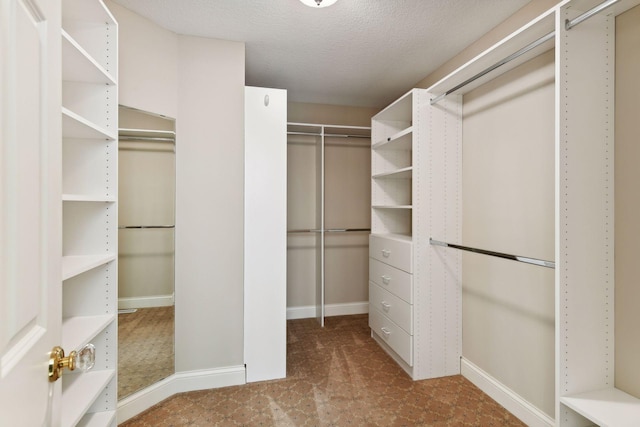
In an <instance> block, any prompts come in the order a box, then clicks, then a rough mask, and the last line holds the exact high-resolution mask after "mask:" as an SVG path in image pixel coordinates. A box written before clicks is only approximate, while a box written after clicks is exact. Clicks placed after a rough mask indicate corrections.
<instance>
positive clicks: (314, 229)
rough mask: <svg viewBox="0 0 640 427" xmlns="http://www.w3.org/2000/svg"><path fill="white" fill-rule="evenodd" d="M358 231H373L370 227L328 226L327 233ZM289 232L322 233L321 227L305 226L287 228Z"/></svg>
mask: <svg viewBox="0 0 640 427" xmlns="http://www.w3.org/2000/svg"><path fill="white" fill-rule="evenodd" d="M356 231H371V229H370V228H327V229H325V230H324V232H325V233H350V232H356ZM287 233H322V230H321V229H319V228H305V229H302V230H287Z"/></svg>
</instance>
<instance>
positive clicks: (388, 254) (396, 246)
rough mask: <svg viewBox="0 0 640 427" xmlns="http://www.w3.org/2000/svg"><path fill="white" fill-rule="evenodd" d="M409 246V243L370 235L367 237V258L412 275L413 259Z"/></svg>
mask: <svg viewBox="0 0 640 427" xmlns="http://www.w3.org/2000/svg"><path fill="white" fill-rule="evenodd" d="M411 246H412V245H411V242H410V241H402V240H395V239H387V238H384V237H380V236H374V235H371V236H370V237H369V256H370V257H372V258H375V259H377V260H379V261H382V262H384V263H385V264H389V265H390V266H392V267H396V268H399V269H400V270H404V271H406V272H407V273H412V272H413V257H412V251H411Z"/></svg>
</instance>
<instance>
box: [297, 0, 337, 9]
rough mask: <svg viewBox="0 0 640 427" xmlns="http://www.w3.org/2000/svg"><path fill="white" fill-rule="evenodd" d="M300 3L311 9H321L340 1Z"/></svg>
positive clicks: (304, 0) (312, 0)
mask: <svg viewBox="0 0 640 427" xmlns="http://www.w3.org/2000/svg"><path fill="white" fill-rule="evenodd" d="M300 1H301V2H302V3H303V4H305V5H307V6H309V7H315V8H319V7H327V6H331V5H332V4H334V3H335V2H337V1H338V0H300Z"/></svg>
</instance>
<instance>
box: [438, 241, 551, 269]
mask: <svg viewBox="0 0 640 427" xmlns="http://www.w3.org/2000/svg"><path fill="white" fill-rule="evenodd" d="M429 244H431V245H433V246H444V247H445V248H453V249H460V250H462V251H468V252H474V253H477V254H482V255H490V256H494V257H498V258H504V259H509V260H512V261H518V262H523V263H525V264H533V265H537V266H540V267H547V268H556V263H555V262H552V261H545V260H542V259H537V258H530V257H525V256H520V255H511V254H505V253H502V252H495V251H488V250H486V249H478V248H472V247H469V246H461V245H455V244H453V243H447V242H441V241H438V240H433V239H432V238H429Z"/></svg>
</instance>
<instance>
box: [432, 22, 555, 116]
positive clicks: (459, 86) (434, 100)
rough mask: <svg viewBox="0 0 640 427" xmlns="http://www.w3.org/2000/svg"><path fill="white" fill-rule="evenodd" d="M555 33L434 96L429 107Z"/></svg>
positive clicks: (553, 34)
mask: <svg viewBox="0 0 640 427" xmlns="http://www.w3.org/2000/svg"><path fill="white" fill-rule="evenodd" d="M555 34H556V32H555V31H551V32H550V33H549V34H547V35H545V36H542V37H540V38H539V39H538V40H536V41H534V42H532V43H530V44H528V45H526V46H525V47H523V48H522V49H520V50H519V51H517V52H514V53H512V54H511V55H509V56H507V57H506V58H504V59H501V60H500V61H498V62H496V63H495V64H493V65H492V66H490V67H487V68H485V69H484V70H482V71H480V72H479V73H478V74H476V75H475V76H473V77H470V78H468V79H467V80H465V81H463V82H462V83H460V84H459V85H457V86H455V87H453V88H451V89H449V90H448V91H446V92H445V93H443V94H441V95H438V96H436V97H435V98H432V99H431V105H433V104H436V103H437V102H438V101H440V100H442V99H443V98H444V97H445V96H447V95H450V94H452V93H453V92H455V91H457V90H458V89H461V88H463V87H465V86H466V85H468V84H469V83H471V82H474V81H476V80H478V79H479V78H480V77H482V76H485V75H487V74H489V73H490V72H492V71H493V70H495V69H496V68H499V67H502V66H503V65H504V64H506V63H508V62H511V61H513V60H514V59H516V58H518V57H520V56H522V55H524V54H525V53H527V52H529V51H530V50H533V49H535V48H536V47H538V46H540V45H541V44H543V43H544V42H546V41H548V40H551V39H552V38H553V37H554V36H555Z"/></svg>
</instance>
